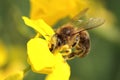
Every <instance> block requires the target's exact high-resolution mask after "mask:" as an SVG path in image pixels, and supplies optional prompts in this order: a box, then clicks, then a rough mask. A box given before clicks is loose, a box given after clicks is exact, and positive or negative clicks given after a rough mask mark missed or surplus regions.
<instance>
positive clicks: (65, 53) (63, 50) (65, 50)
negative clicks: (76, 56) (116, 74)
mask: <svg viewBox="0 0 120 80" xmlns="http://www.w3.org/2000/svg"><path fill="white" fill-rule="evenodd" d="M60 52H61V53H62V56H68V55H69V54H71V52H72V51H71V49H70V48H69V46H68V45H64V46H62V47H61V49H60Z"/></svg>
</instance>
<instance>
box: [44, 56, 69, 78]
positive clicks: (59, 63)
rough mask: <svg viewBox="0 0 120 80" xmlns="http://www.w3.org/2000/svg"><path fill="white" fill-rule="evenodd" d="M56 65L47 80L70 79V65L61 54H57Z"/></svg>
mask: <svg viewBox="0 0 120 80" xmlns="http://www.w3.org/2000/svg"><path fill="white" fill-rule="evenodd" d="M55 58H56V65H55V67H54V71H53V72H52V73H50V74H48V75H47V77H46V79H45V80H69V77H70V67H69V65H68V64H67V62H66V61H65V60H64V59H63V57H62V55H61V54H56V55H55Z"/></svg>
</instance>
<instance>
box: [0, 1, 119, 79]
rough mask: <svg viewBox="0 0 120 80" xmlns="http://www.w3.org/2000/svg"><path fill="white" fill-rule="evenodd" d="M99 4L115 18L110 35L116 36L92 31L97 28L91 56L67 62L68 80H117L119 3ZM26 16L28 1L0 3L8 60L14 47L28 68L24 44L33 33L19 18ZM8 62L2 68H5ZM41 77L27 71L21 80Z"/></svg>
mask: <svg viewBox="0 0 120 80" xmlns="http://www.w3.org/2000/svg"><path fill="white" fill-rule="evenodd" d="M96 1H97V0H96ZM101 1H103V3H104V4H105V6H106V8H107V9H108V10H110V11H111V12H112V13H113V14H114V15H115V16H116V23H115V24H114V28H113V31H109V33H110V34H111V33H113V34H114V32H115V33H116V34H115V36H113V35H107V36H109V37H111V38H114V40H111V38H110V39H109V37H106V36H104V35H99V34H98V33H97V32H96V31H95V30H99V28H98V29H94V30H90V31H89V33H90V36H91V44H92V46H91V52H90V54H89V55H88V56H86V57H85V58H82V59H79V58H76V59H74V60H70V61H68V63H69V64H70V66H71V72H72V73H71V77H70V80H120V23H119V21H120V10H119V9H120V5H119V3H120V1H119V0H101ZM29 12H30V3H29V0H0V41H1V42H2V43H4V45H5V46H6V49H7V50H8V52H9V55H10V56H11V55H13V56H14V54H12V52H11V47H13V51H14V49H15V48H20V49H19V51H20V52H19V51H18V53H16V54H15V55H21V56H19V57H17V58H21V59H22V60H23V63H24V64H25V65H26V66H27V65H28V64H27V62H26V43H27V41H28V40H29V39H30V38H31V37H33V36H34V35H35V33H34V31H33V30H32V29H30V28H28V27H26V26H25V24H24V22H23V21H22V19H21V16H23V15H24V16H29ZM101 33H102V31H101ZM14 47H15V48H14ZM21 50H22V51H21ZM9 58H10V57H9ZM10 60H11V59H10ZM10 60H9V61H8V62H7V63H6V65H5V66H3V68H4V67H7V65H8V64H9V63H10ZM1 69H2V68H1ZM44 77H45V75H42V74H37V73H33V72H32V71H31V70H30V71H29V72H28V73H27V74H26V75H25V77H24V80H44Z"/></svg>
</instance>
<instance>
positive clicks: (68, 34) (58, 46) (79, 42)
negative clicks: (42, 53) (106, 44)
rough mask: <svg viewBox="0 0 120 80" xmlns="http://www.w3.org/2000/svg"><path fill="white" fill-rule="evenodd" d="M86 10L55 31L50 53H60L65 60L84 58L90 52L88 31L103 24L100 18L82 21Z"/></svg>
mask: <svg viewBox="0 0 120 80" xmlns="http://www.w3.org/2000/svg"><path fill="white" fill-rule="evenodd" d="M87 10H88V9H85V10H83V11H82V12H81V13H79V14H78V15H77V16H75V17H74V18H73V19H72V20H71V21H70V22H68V23H67V24H65V25H63V26H62V27H60V28H59V29H57V30H56V31H55V34H54V35H53V36H52V38H51V41H50V46H49V49H50V51H51V52H53V53H54V52H55V51H58V50H59V51H60V53H62V55H63V57H64V58H65V60H70V59H73V58H74V57H76V56H77V57H84V56H86V55H87V54H88V53H89V51H90V45H91V44H90V37H89V34H88V32H87V30H89V29H93V28H96V27H98V26H100V25H102V24H103V23H104V19H102V18H87V19H84V17H85V13H86V12H87Z"/></svg>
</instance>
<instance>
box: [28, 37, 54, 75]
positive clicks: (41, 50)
mask: <svg viewBox="0 0 120 80" xmlns="http://www.w3.org/2000/svg"><path fill="white" fill-rule="evenodd" d="M27 51H28V57H29V62H30V65H31V66H32V69H33V71H35V72H38V73H46V74H48V73H50V72H51V71H52V70H53V66H54V65H55V58H54V56H53V54H52V53H51V52H50V51H49V48H48V44H47V42H46V41H45V40H43V39H41V38H34V39H31V40H30V41H29V42H28V44H27Z"/></svg>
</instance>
